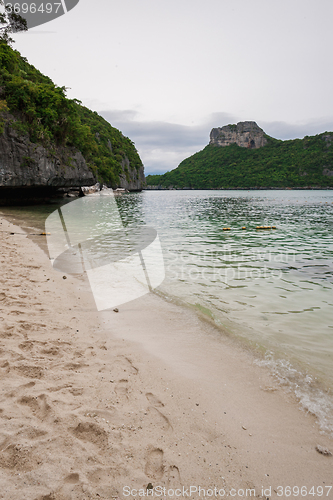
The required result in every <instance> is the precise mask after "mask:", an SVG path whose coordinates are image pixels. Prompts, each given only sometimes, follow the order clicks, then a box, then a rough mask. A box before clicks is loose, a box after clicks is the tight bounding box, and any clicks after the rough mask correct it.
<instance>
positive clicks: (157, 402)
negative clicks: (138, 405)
mask: <svg viewBox="0 0 333 500" xmlns="http://www.w3.org/2000/svg"><path fill="white" fill-rule="evenodd" d="M146 398H147V399H148V401H149V403H150V404H151V405H152V406H155V407H160V406H164V404H163V403H162V401H160V400H159V399H158V397H156V396H155V394H153V393H152V392H147V394H146Z"/></svg>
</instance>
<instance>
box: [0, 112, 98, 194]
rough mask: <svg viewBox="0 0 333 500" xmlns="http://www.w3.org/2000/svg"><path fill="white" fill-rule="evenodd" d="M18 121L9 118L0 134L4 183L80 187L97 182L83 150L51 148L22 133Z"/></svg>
mask: <svg viewBox="0 0 333 500" xmlns="http://www.w3.org/2000/svg"><path fill="white" fill-rule="evenodd" d="M12 118H13V117H12ZM15 123H16V122H15V120H13V119H12V120H6V122H5V124H4V126H3V133H2V134H1V135H0V187H3V188H17V187H19V188H29V187H33V188H39V187H43V186H45V187H53V188H59V187H76V186H78V187H79V186H82V185H90V184H94V183H95V182H96V179H95V176H94V174H93V173H92V172H91V170H90V169H89V168H88V166H87V164H86V161H85V159H84V158H83V156H82V154H81V153H80V151H78V150H77V149H75V148H56V149H54V150H53V151H52V152H50V151H49V150H47V149H45V147H43V146H41V145H37V144H34V143H32V142H31V141H30V140H29V137H28V136H27V135H22V134H20V133H19V132H18V131H17V130H16V129H15Z"/></svg>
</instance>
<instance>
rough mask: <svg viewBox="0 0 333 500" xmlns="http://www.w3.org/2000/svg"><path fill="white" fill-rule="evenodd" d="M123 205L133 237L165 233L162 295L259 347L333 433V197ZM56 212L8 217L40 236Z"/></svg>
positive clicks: (148, 195) (177, 198) (132, 198)
mask: <svg viewBox="0 0 333 500" xmlns="http://www.w3.org/2000/svg"><path fill="white" fill-rule="evenodd" d="M95 200H96V201H95V202H92V203H96V210H97V211H98V203H99V197H96V198H95ZM116 203H117V206H118V209H119V213H120V216H121V219H122V223H123V225H124V226H126V227H128V229H131V228H136V227H137V226H140V225H147V226H150V227H153V228H154V229H155V230H156V231H157V232H158V235H159V238H160V240H161V245H162V249H163V253H164V260H165V268H166V278H165V280H164V282H163V284H162V285H161V286H160V287H159V291H160V292H161V293H163V294H164V295H166V296H169V297H176V298H178V299H180V300H181V301H183V302H185V303H186V304H188V305H191V306H192V307H194V308H196V309H197V310H198V311H200V312H201V313H204V314H207V315H208V316H209V317H210V318H211V319H212V320H213V321H214V322H215V324H216V325H217V326H221V327H223V329H221V332H222V331H223V330H224V331H225V329H227V330H228V332H229V334H230V335H234V336H235V337H237V338H238V339H239V340H241V341H242V342H244V344H246V345H247V346H250V347H252V348H254V349H255V350H256V351H257V352H258V353H260V356H258V358H257V363H258V364H262V365H265V366H268V367H269V368H270V369H271V370H272V371H273V372H274V375H275V377H276V378H277V380H278V381H279V383H281V384H283V385H285V386H286V387H287V388H289V390H293V391H294V392H295V393H296V395H297V397H298V398H299V400H300V402H301V404H302V406H303V407H304V408H305V409H306V410H307V411H311V412H312V413H315V414H316V415H317V416H318V419H319V422H320V425H321V427H322V429H323V430H326V431H328V432H331V433H332V434H333V191H322V190H320V191H319V190H318V191H314V190H309V191H303V190H302V191H290V190H281V191H275V190H274V191H273V190H272V191H146V192H142V193H135V194H134V193H133V194H128V195H122V196H120V197H117V199H116ZM104 205H105V201H104ZM54 208H56V207H55V206H54V207H50V206H48V207H34V208H30V209H29V208H26V209H3V210H2V211H3V212H4V213H5V212H6V213H7V215H8V214H11V217H14V218H15V219H16V220H15V222H17V223H21V224H22V223H23V221H25V226H26V227H30V228H32V227H39V228H41V229H43V223H44V221H45V218H46V217H47V215H49V214H50V213H51V212H52V210H54ZM103 210H104V209H103ZM103 220H106V222H105V224H106V232H107V218H106V219H105V214H104V218H103ZM27 221H29V222H27ZM29 224H30V226H29ZM23 225H24V224H23ZM257 226H276V229H266V230H262V229H257ZM226 227H229V228H230V230H228V231H224V230H223V228H226ZM242 227H245V228H246V229H242ZM109 244H110V242H109V240H108V239H107V238H105V246H107V245H109ZM102 246H103V242H102Z"/></svg>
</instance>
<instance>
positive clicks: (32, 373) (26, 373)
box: [14, 366, 44, 379]
mask: <svg viewBox="0 0 333 500" xmlns="http://www.w3.org/2000/svg"><path fill="white" fill-rule="evenodd" d="M14 369H15V370H16V371H17V372H18V373H19V374H20V375H22V376H23V377H28V378H37V379H40V378H42V377H43V376H44V370H43V368H42V367H41V366H14Z"/></svg>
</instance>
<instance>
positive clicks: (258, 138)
mask: <svg viewBox="0 0 333 500" xmlns="http://www.w3.org/2000/svg"><path fill="white" fill-rule="evenodd" d="M209 143H210V144H213V145H215V146H221V147H225V146H230V144H237V145H238V146H240V147H242V148H249V149H258V148H261V147H263V146H265V145H266V144H267V139H266V137H265V133H264V131H263V130H262V129H261V128H260V127H258V125H257V124H256V122H239V123H237V125H225V126H224V127H220V128H213V129H212V131H211V133H210V142H209Z"/></svg>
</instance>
